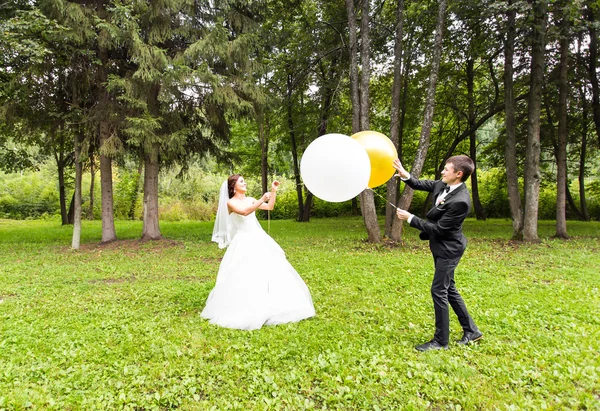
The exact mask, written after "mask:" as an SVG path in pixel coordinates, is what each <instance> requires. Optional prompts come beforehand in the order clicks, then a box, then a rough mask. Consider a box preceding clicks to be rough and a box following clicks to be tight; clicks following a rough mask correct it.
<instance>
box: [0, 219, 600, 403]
mask: <svg viewBox="0 0 600 411" xmlns="http://www.w3.org/2000/svg"><path fill="white" fill-rule="evenodd" d="M263 226H265V227H266V223H265V222H263ZM71 230H72V228H71V227H61V226H60V225H58V224H57V223H55V222H43V221H9V220H0V410H24V409H37V410H97V409H111V410H112V409H131V410H147V409H148V410H149V409H160V410H166V409H175V408H179V409H182V410H211V409H214V410H227V409H237V410H303V409H341V410H432V411H433V410H542V409H549V410H600V354H599V352H600V292H599V288H600V223H598V222H594V223H580V222H570V223H569V233H570V235H572V238H571V239H569V240H567V241H561V240H556V239H553V238H551V236H552V234H553V233H554V225H553V222H540V228H539V233H540V236H541V238H542V241H541V243H539V244H515V243H511V242H510V241H508V238H509V236H510V222H509V221H503V220H490V221H487V222H478V221H474V220H469V221H467V222H466V226H465V232H466V234H467V236H468V237H469V240H470V242H469V247H468V249H467V252H466V254H465V256H464V257H463V260H462V262H461V264H460V265H459V267H458V270H457V273H456V280H457V285H458V288H459V290H460V291H461V293H462V295H463V297H464V298H465V301H466V303H467V306H468V307H469V310H470V311H471V314H472V316H473V317H474V319H475V321H476V322H477V324H478V325H479V327H480V329H481V330H482V331H483V333H484V339H483V340H482V341H481V342H480V343H479V344H476V345H472V346H469V347H461V346H458V345H456V344H454V343H451V345H450V350H448V351H445V352H427V353H419V352H417V351H415V349H414V346H415V345H416V344H418V343H422V342H424V341H426V340H428V339H429V338H430V337H431V336H432V335H433V324H434V322H433V307H432V302H431V297H430V294H429V287H430V282H431V277H432V273H433V262H432V258H431V255H430V253H429V250H428V248H427V244H426V243H423V242H420V241H419V240H418V237H417V232H416V230H413V229H407V230H406V237H405V240H406V241H405V244H404V246H403V247H397V246H393V245H390V244H381V245H371V244H368V243H366V242H365V241H364V238H365V236H366V234H365V232H364V229H363V225H362V221H361V219H360V218H345V219H323V220H314V221H311V222H310V223H308V224H300V223H296V222H293V221H272V222H271V224H270V233H271V235H272V236H273V237H274V238H275V239H276V240H277V241H278V242H279V243H280V245H281V246H282V247H283V249H284V250H285V251H286V253H287V256H288V259H289V260H290V262H291V263H292V264H293V265H294V267H295V268H296V269H297V271H298V272H299V273H300V275H301V276H302V277H303V278H304V280H305V281H306V283H307V284H308V286H309V288H310V290H311V292H312V295H313V300H314V303H315V308H316V310H317V316H316V317H315V318H313V319H310V320H306V321H302V322H300V323H297V324H289V325H283V326H276V327H265V328H263V329H261V330H258V331H252V332H248V331H236V330H227V329H222V328H219V327H216V326H213V325H210V324H208V323H207V322H206V321H205V320H202V319H201V318H200V315H199V314H200V311H201V310H202V308H203V306H204V302H205V300H206V297H207V296H208V293H209V291H210V290H211V289H212V287H213V285H214V280H215V277H216V274H217V269H218V266H219V261H220V258H221V257H222V255H223V253H224V252H223V250H219V249H218V247H217V246H216V244H214V243H211V242H210V234H211V230H212V224H211V223H195V222H187V223H162V224H161V230H162V233H163V235H164V236H165V237H166V238H167V239H166V240H163V241H158V242H148V243H140V242H139V241H137V238H138V237H139V235H140V234H141V223H140V222H125V221H122V222H117V234H118V235H119V238H120V241H118V242H115V243H112V244H108V245H104V246H101V245H99V244H98V242H99V240H100V223H99V222H84V226H83V233H82V241H83V246H82V249H81V250H80V251H77V252H76V251H72V250H70V249H69V246H70V236H71ZM451 331H452V333H451V340H452V341H454V340H456V339H458V338H460V336H461V331H460V327H459V324H458V321H457V320H456V317H455V316H454V315H453V314H451Z"/></svg>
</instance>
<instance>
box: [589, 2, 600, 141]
mask: <svg viewBox="0 0 600 411" xmlns="http://www.w3.org/2000/svg"><path fill="white" fill-rule="evenodd" d="M590 3H591V2H589V3H588V21H589V22H590V24H588V27H589V35H590V62H589V65H588V67H589V76H590V83H591V84H592V115H593V118H594V125H595V126H596V136H597V137H598V146H600V87H599V86H598V74H597V71H598V33H597V32H596V24H597V22H596V14H595V13H594V9H593V6H592V5H591V4H590Z"/></svg>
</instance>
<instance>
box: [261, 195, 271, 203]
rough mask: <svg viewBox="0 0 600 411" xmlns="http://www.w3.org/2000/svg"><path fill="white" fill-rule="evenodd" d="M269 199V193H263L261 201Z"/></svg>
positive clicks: (264, 201)
mask: <svg viewBox="0 0 600 411" xmlns="http://www.w3.org/2000/svg"><path fill="white" fill-rule="evenodd" d="M270 199H271V193H264V194H263V196H262V201H263V203H266V202H267V201H269V200H270Z"/></svg>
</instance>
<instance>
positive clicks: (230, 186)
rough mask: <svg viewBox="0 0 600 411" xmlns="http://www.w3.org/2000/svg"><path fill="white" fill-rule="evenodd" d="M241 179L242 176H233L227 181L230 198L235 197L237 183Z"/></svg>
mask: <svg viewBox="0 0 600 411" xmlns="http://www.w3.org/2000/svg"><path fill="white" fill-rule="evenodd" d="M240 177H241V176H240V175H239V174H232V175H230V176H229V178H228V179H227V191H228V193H229V198H232V197H233V194H234V193H235V183H237V181H238V179H239V178H240Z"/></svg>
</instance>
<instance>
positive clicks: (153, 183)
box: [142, 143, 162, 240]
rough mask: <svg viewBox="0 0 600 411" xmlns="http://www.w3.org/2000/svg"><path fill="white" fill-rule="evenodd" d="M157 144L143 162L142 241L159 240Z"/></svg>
mask: <svg viewBox="0 0 600 411" xmlns="http://www.w3.org/2000/svg"><path fill="white" fill-rule="evenodd" d="M158 171H159V167H158V143H153V144H152V149H151V151H150V152H149V153H146V156H145V162H144V228H143V231H142V240H160V239H161V238H162V236H161V234H160V227H159V224H158Z"/></svg>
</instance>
